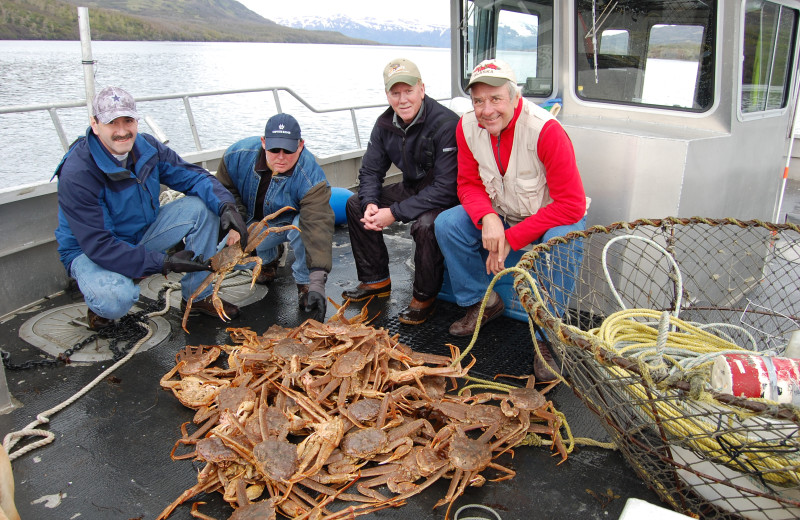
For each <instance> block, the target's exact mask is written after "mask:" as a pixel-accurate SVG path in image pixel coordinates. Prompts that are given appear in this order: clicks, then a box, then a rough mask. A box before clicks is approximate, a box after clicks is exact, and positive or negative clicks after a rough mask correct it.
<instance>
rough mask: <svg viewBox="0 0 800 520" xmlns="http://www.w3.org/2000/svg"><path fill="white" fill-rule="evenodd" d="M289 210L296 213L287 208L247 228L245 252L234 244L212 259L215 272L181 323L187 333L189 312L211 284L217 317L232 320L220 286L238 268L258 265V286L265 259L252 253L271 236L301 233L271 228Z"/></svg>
mask: <svg viewBox="0 0 800 520" xmlns="http://www.w3.org/2000/svg"><path fill="white" fill-rule="evenodd" d="M287 210H294V208H293V207H291V206H285V207H283V208H281V209H279V210H278V211H276V212H275V213H272V214H271V215H267V216H266V217H264V218H263V219H261V220H259V221H258V222H254V223H252V224H250V226H249V227H248V228H247V234H248V236H249V237H250V240H248V241H247V245H246V246H245V248H244V249H242V247H241V246H240V245H239V243H238V242H237V243H235V244H233V245H230V246H225V247H224V248H222V250H221V251H220V252H219V253H217V254H216V255H214V256H212V257H211V269H212V271H213V272H212V273H211V274H209V275H208V277H206V279H205V280H203V283H201V284H200V286H199V287H198V288H197V290H196V291H195V292H194V293H193V294H192V296H191V297H190V298H189V299H188V300H187V301H186V310H185V311H184V313H183V322H182V323H181V325H182V326H183V330H185V331H186V332H187V333H188V332H189V331H188V330H187V329H186V322H187V320H188V319H189V311H191V309H192V302H193V301H194V299H195V298H196V297H197V296H199V295H200V294H201V293H202V292H203V291H204V290H205V288H206V287H208V286H209V285H211V283H214V290H213V291H212V292H211V301H212V302H213V304H214V308H215V309H216V310H217V314H218V315H219V317H220V319H221V320H222V321H230V317H229V316H228V315H227V314H225V310H224V309H223V307H222V300H221V299H220V297H219V290H220V287H222V281H223V280H224V279H225V277H226V276H227V275H228V274H230V273H231V272H232V271H233V270H234V269H235V268H236V266H238V265H245V264H249V263H251V262H255V264H256V265H255V268H253V281H252V282H251V284H250V288H251V289H252V288H253V286H254V285H255V283H256V278H258V274H259V273H260V272H261V258H260V257H259V256H258V255H253V256H251V255H250V253H252V252H253V251H254V250H255V249H256V247H258V245H259V244H261V242H263V241H264V239H265V238H267V235H269V234H270V233H282V232H284V231H288V230H290V229H296V230H297V231H300V230H299V229H298V228H297V226H293V225H291V224H290V225H286V226H280V227H275V228H272V227H269V226H268V225H267V223H268V222H269V221H270V220H272V219H274V218H275V217H277V216H278V215H280V214H281V213H283V212H284V211H287Z"/></svg>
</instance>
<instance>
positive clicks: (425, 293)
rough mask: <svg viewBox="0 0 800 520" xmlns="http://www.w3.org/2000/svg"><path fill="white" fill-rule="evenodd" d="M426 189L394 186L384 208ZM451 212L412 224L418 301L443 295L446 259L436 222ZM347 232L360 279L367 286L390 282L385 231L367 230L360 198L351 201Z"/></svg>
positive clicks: (432, 214)
mask: <svg viewBox="0 0 800 520" xmlns="http://www.w3.org/2000/svg"><path fill="white" fill-rule="evenodd" d="M423 187H424V186H418V187H415V188H409V187H408V186H406V185H405V184H404V183H402V182H399V183H397V184H390V185H388V186H384V187H383V188H382V189H381V198H380V202H379V203H378V207H380V208H388V207H389V206H391V205H392V204H393V203H394V202H399V201H403V200H405V199H407V198H409V197H411V196H413V195H416V194H417V193H418V192H419V190H420V189H422V188H423ZM445 209H447V208H437V209H432V210H430V211H426V212H425V213H423V214H421V215H420V216H419V217H417V219H416V220H415V221H414V223H413V224H411V237H412V238H413V239H414V243H415V245H416V250H415V252H414V298H416V299H417V300H421V301H424V300H428V299H430V298H433V297H435V296H436V295H437V294H439V291H440V290H441V288H442V279H443V277H444V257H443V256H442V252H441V251H440V250H439V245H438V244H437V243H436V234H435V233H434V231H433V221H434V220H436V217H437V216H438V215H439V213H441V212H442V211H444V210H445ZM346 212H347V229H348V231H349V232H350V245H351V247H352V248H353V257H354V258H355V261H356V270H357V271H358V279H359V281H361V282H363V283H371V282H377V281H379V280H385V279H386V278H389V252H388V251H387V249H386V244H385V242H384V241H383V232H382V231H369V230H366V229H364V225H363V224H362V223H361V218H362V217H363V216H364V212H363V211H361V201H360V200H359V198H358V195H353V196H352V197H350V198H349V199H348V200H347V206H346Z"/></svg>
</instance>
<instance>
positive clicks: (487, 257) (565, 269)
mask: <svg viewBox="0 0 800 520" xmlns="http://www.w3.org/2000/svg"><path fill="white" fill-rule="evenodd" d="M467 90H468V91H469V93H470V97H471V98H472V106H473V108H474V111H472V112H468V113H466V114H464V116H463V117H462V118H461V120H460V121H459V123H458V126H457V127H456V142H457V143H458V198H459V200H460V202H461V205H460V206H456V207H454V208H451V209H449V210H447V211H445V212H443V213H442V214H440V215H439V216H438V217H437V219H436V222H435V226H434V227H435V230H436V239H437V241H438V242H439V247H440V248H441V250H442V253H443V254H444V257H445V262H446V265H447V269H448V272H449V275H450V283H451V286H452V290H453V294H454V296H455V299H456V303H458V305H460V306H461V307H466V308H467V309H466V310H467V312H466V315H465V316H464V317H463V318H461V319H460V320H458V321H456V322H455V323H453V324H452V325H451V327H450V334H452V335H454V336H471V335H472V334H473V333H474V331H475V327H476V325H477V321H478V312H479V310H480V305H481V300H482V299H483V297H484V295H485V293H486V289H487V288H488V286H489V283H490V281H491V279H492V276H493V275H495V274H497V273H499V272H500V271H502V270H503V269H504V268H505V260H506V257H507V256H508V254H509V252H510V251H511V250H512V249H513V250H518V249H520V248H522V247H524V246H526V245H528V244H538V243H541V242H546V241H547V240H549V239H551V238H553V237H556V236H563V235H565V234H566V233H568V232H570V231H574V230H579V229H580V230H582V229H585V227H586V210H587V208H588V202H589V201H588V199H587V198H586V196H585V194H584V190H583V182H582V181H581V177H580V173H578V167H577V164H576V162H575V152H574V150H573V148H572V143H571V141H570V139H569V137H568V136H567V134H566V132H565V131H564V128H563V127H562V126H561V124H560V123H559V122H558V121H557V120H556V118H555V117H554V116H553V115H552V114H550V112H548V111H547V110H544V109H543V108H540V107H539V106H537V105H536V104H534V103H532V102H530V101H528V100H526V99H524V98H522V96H521V95H520V92H519V88H518V86H517V82H516V77H515V75H514V71H513V70H512V69H511V67H510V66H509V65H508V64H507V63H505V62H503V61H501V60H485V61H483V62H481V63H480V64H478V66H477V67H475V69H474V70H473V72H472V76H471V79H470V83H469V85H468V86H467ZM582 257H583V251H582V248H581V244H580V242H579V241H573V242H572V243H570V244H560V245H559V246H558V247H557V248H554V249H553V250H551V253H550V261H549V262H548V265H545V264H544V262H543V263H542V265H540V266H537V270H540V269H541V270H544V269H552V270H553V275H552V279H553V281H554V287H545V288H544V289H545V291H547V292H548V294H549V295H550V296H551V297H552V301H551V310H552V311H553V312H555V313H556V314H557V315H560V314H562V313H563V312H564V311H565V310H566V306H567V299H568V297H569V294H570V293H571V292H572V291H573V290H574V287H575V279H576V276H577V272H578V268H579V267H580V262H581V260H582ZM503 310H504V305H503V300H502V299H501V298H500V296H499V295H498V294H497V293H496V292H494V291H492V294H491V296H490V297H489V300H488V302H487V304H486V309H485V310H484V315H483V323H487V322H489V321H491V320H492V319H494V318H496V317H498V316H500V315H501V314H502V313H503ZM541 350H542V354H543V356H544V357H545V360H544V362H547V363H548V364H549V365H550V366H551V367H553V368H555V362H554V361H553V358H552V355H551V353H550V352H549V351H548V350H547V348H546V347H545V346H544V345H541ZM534 375H535V376H536V379H537V381H541V380H552V379H554V377H553V373H552V372H551V371H550V370H548V369H547V367H546V366H544V363H543V360H541V359H539V358H538V357H537V359H536V360H535V363H534Z"/></svg>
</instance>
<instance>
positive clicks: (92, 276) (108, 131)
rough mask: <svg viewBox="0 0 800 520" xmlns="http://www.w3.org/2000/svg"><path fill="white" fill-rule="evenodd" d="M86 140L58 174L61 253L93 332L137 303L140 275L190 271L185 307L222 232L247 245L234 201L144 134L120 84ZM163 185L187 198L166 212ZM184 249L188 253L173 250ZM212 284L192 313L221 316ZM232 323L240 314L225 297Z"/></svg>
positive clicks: (96, 106)
mask: <svg viewBox="0 0 800 520" xmlns="http://www.w3.org/2000/svg"><path fill="white" fill-rule="evenodd" d="M92 108H93V114H94V115H93V117H92V119H91V126H90V127H89V128H88V129H87V131H86V136H85V137H82V138H80V139H78V140H77V141H76V142H75V143H73V145H72V146H71V147H70V149H69V151H68V152H67V153H66V155H65V156H64V158H63V159H62V160H61V163H60V164H59V165H58V168H57V169H56V173H55V175H56V176H58V228H57V229H56V231H55V235H56V240H57V241H58V252H59V254H60V255H61V261H62V263H63V264H64V267H65V268H66V269H67V273H68V274H69V275H70V276H72V277H73V278H75V280H76V281H77V283H78V287H79V288H80V290H81V292H82V293H83V295H84V298H85V300H86V304H87V306H88V308H89V309H88V313H87V321H88V324H89V328H91V329H99V328H102V327H104V326H108V325H110V324H111V322H112V321H113V320H115V319H117V318H120V317H122V316H124V315H125V314H126V313H127V312H128V310H130V308H131V307H132V306H133V304H134V303H135V302H136V301H138V299H139V286H138V285H137V284H135V283H134V279H137V278H141V277H143V276H147V275H150V274H155V273H164V274H167V273H169V272H178V273H187V274H186V275H185V276H184V277H183V278H182V279H181V286H182V294H183V306H185V305H186V301H187V300H188V298H189V296H191V295H192V294H193V293H194V291H195V290H196V289H197V287H199V286H200V284H201V283H202V282H203V280H204V279H205V278H206V277H207V276H208V273H206V272H205V271H207V270H209V269H210V267H209V264H208V262H207V261H200V260H199V259H198V258H197V257H196V256H195V255H200V256H202V257H203V258H206V259H208V258H210V257H211V256H212V255H213V254H214V252H215V250H216V245H217V240H218V236H219V229H220V227H221V228H222V229H223V231H225V230H236V231H238V232H239V233H240V234H241V235H242V243H243V244H246V243H247V228H246V227H245V225H244V221H243V220H242V218H241V216H240V215H239V213H238V212H237V211H236V205H235V203H234V200H233V197H232V196H231V194H230V193H229V192H228V190H226V189H225V188H224V187H223V186H222V185H221V184H220V183H219V182H218V181H217V179H216V178H214V176H213V175H211V174H210V173H209V172H207V171H206V170H204V169H203V168H200V167H199V166H196V165H194V164H190V163H187V162H186V161H184V160H183V159H181V158H180V157H179V156H178V154H176V153H175V152H174V151H172V150H171V149H170V148H168V147H166V146H164V145H163V144H161V143H160V142H159V141H158V140H157V139H156V138H155V137H153V136H152V135H149V134H142V133H139V124H138V119H139V113H138V112H137V111H136V102H135V101H134V99H133V96H131V95H130V94H129V93H128V92H126V91H125V90H123V89H121V88H119V87H106V88H104V89H102V90H101V91H100V92H99V93H98V94H97V95H96V96H95V97H94V100H93V103H92ZM161 184H164V185H166V186H168V187H170V188H172V189H174V190H178V191H180V192H182V193H184V194H185V195H187V196H186V197H182V198H179V199H177V200H175V201H173V202H170V203H169V204H165V205H164V206H163V207H162V206H161V205H160V204H159V195H160V193H161ZM177 244H181V245H184V249H183V250H181V251H179V252H177V253H174V254H167V251H169V250H173V249H174V246H176V245H177ZM211 290H212V288H211V287H208V288H207V289H206V290H205V291H203V292H202V293H201V294H200V295H199V296H198V297H197V298H195V302H194V305H193V306H192V311H193V312H192V314H196V313H203V314H208V315H212V316H216V315H217V311H216V310H215V309H214V305H213V303H212V302H211V297H210V295H211ZM223 308H224V310H225V313H226V314H227V315H228V316H229V317H231V318H235V317H236V316H237V315H238V314H239V309H238V308H237V307H236V306H235V305H233V304H231V303H228V302H225V301H223Z"/></svg>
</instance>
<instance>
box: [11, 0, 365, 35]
mask: <svg viewBox="0 0 800 520" xmlns="http://www.w3.org/2000/svg"><path fill="white" fill-rule="evenodd" d="M79 5H80V6H84V7H88V8H89V25H90V27H91V31H92V39H93V40H145V41H147V40H156V41H234V42H275V43H341V44H370V45H372V44H374V43H375V42H370V41H367V40H358V39H355V38H349V37H347V36H344V35H342V34H341V33H338V32H325V31H304V30H302V29H293V28H290V27H284V26H282V25H278V24H276V23H274V22H272V21H271V20H267V19H266V18H263V17H261V16H259V15H258V14H256V13H254V12H253V11H250V10H249V9H247V8H246V7H245V6H243V5H242V4H240V3H239V2H236V1H234V0H171V1H167V0H104V1H92V0H88V1H84V0H68V1H64V0H0V40H78V39H80V36H79V34H78V10H77V6H79Z"/></svg>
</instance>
